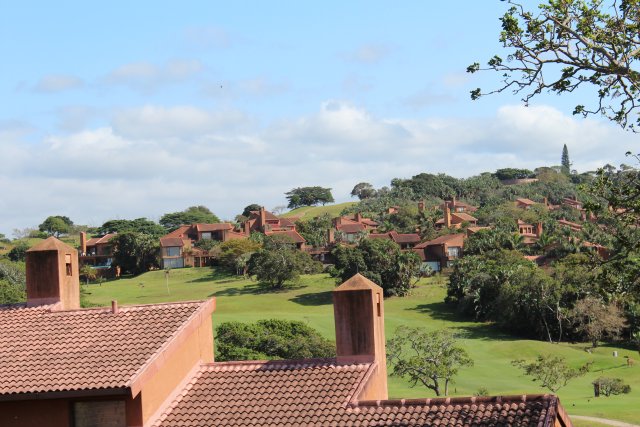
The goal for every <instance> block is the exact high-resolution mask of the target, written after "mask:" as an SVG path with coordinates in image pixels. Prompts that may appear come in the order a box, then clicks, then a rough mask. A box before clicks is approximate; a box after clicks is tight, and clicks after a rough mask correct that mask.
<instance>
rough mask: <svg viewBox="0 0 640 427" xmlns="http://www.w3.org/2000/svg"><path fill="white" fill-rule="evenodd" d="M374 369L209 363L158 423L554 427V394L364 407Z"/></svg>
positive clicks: (321, 363) (326, 363) (160, 426)
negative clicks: (359, 397)
mask: <svg viewBox="0 0 640 427" xmlns="http://www.w3.org/2000/svg"><path fill="white" fill-rule="evenodd" d="M371 367H372V365H370V364H360V365H356V364H343V365H340V364H337V363H336V362H335V360H333V359H325V360H315V361H310V360H298V361H273V362H229V363H212V364H206V365H203V366H202V368H201V370H200V371H199V372H198V373H197V374H196V375H195V376H194V378H192V379H191V381H190V382H189V384H187V386H186V387H185V389H184V390H183V391H182V393H180V394H179V395H178V396H177V398H176V399H175V400H174V402H173V403H172V404H171V405H170V406H169V407H168V408H167V409H166V410H165V412H164V413H163V414H162V415H161V416H160V417H159V418H158V419H157V421H156V423H155V424H154V425H155V426H156V427H168V426H178V425H179V426H184V427H189V426H214V425H215V426H355V425H357V426H371V427H373V426H424V427H426V426H460V427H464V426H474V425H482V426H507V425H509V426H530V425H534V426H541V427H542V426H545V427H546V426H549V427H551V426H553V422H554V420H555V415H556V408H557V405H558V403H557V398H556V397H554V396H549V395H532V396H527V395H524V396H510V397H459V398H456V397H454V398H439V399H407V400H386V401H384V400H383V401H362V402H358V401H357V395H358V391H359V390H361V387H362V385H363V383H364V381H366V377H367V372H368V371H369V370H370V369H371Z"/></svg>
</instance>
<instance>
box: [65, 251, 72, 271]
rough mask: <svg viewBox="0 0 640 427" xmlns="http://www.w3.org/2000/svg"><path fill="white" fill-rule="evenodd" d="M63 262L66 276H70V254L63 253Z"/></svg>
mask: <svg viewBox="0 0 640 427" xmlns="http://www.w3.org/2000/svg"><path fill="white" fill-rule="evenodd" d="M64 264H65V270H66V272H67V276H71V275H72V274H73V269H72V268H71V254H65V255H64Z"/></svg>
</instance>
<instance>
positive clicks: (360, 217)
mask: <svg viewBox="0 0 640 427" xmlns="http://www.w3.org/2000/svg"><path fill="white" fill-rule="evenodd" d="M356 222H362V214H361V213H360V212H357V213H356Z"/></svg>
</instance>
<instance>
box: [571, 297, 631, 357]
mask: <svg viewBox="0 0 640 427" xmlns="http://www.w3.org/2000/svg"><path fill="white" fill-rule="evenodd" d="M572 318H573V320H574V322H575V323H576V325H577V330H578V332H582V333H583V335H584V336H585V338H587V339H588V340H589V341H591V346H592V347H593V348H595V347H597V346H598V341H600V340H602V339H603V338H605V337H610V338H616V337H618V336H619V335H620V332H622V329H623V328H624V327H625V319H624V316H623V313H622V310H620V308H619V307H618V306H617V305H616V304H614V303H609V304H605V303H604V302H603V301H602V300H601V299H600V298H597V297H593V296H587V297H585V298H583V299H581V300H578V301H577V302H576V305H575V307H574V308H573V310H572Z"/></svg>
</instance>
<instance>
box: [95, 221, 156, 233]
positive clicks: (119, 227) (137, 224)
mask: <svg viewBox="0 0 640 427" xmlns="http://www.w3.org/2000/svg"><path fill="white" fill-rule="evenodd" d="M97 232H98V234H100V235H105V234H109V233H126V232H135V233H142V234H147V235H150V236H153V237H155V238H158V237H161V236H163V235H165V234H166V230H165V229H164V228H163V227H162V226H161V225H159V224H156V223H155V222H153V221H151V220H149V219H147V218H136V219H132V220H129V219H112V220H109V221H107V222H105V223H104V224H102V226H100V227H99V228H98V230H97Z"/></svg>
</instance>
